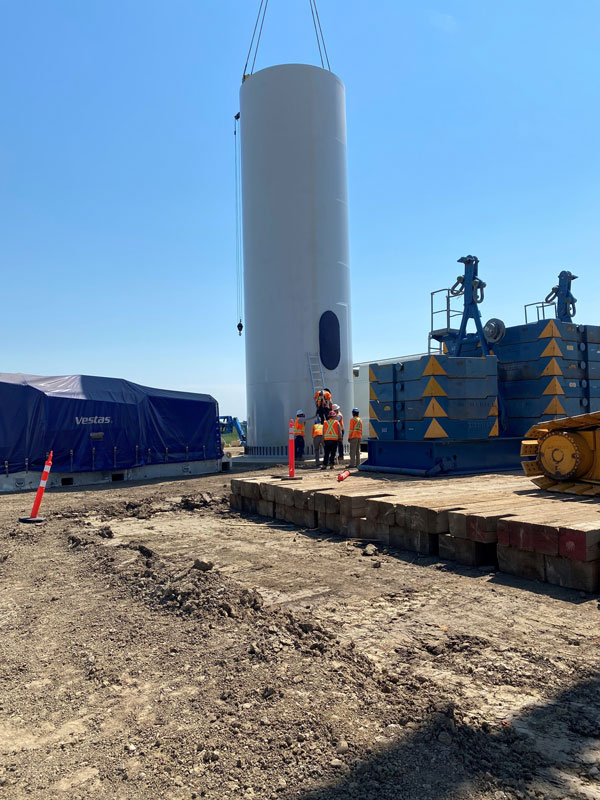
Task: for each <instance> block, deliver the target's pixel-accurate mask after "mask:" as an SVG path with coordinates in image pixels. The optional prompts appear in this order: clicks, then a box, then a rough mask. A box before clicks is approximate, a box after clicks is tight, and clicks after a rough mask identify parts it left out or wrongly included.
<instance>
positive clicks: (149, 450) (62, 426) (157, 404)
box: [0, 373, 222, 472]
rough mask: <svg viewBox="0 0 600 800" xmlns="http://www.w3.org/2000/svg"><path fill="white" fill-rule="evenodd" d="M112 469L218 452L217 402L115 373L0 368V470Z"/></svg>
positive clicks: (192, 458)
mask: <svg viewBox="0 0 600 800" xmlns="http://www.w3.org/2000/svg"><path fill="white" fill-rule="evenodd" d="M50 450H53V451H54V459H53V470H58V471H61V472H87V471H90V470H115V469H117V470H119V469H126V468H130V467H135V466H143V465H146V464H157V463H164V462H176V461H201V460H208V459H218V458H221V456H222V451H221V437H220V432H219V407H218V404H217V401H216V400H215V399H214V398H213V397H211V396H210V395H207V394H193V393H191V392H175V391H169V390H165V389H151V388H149V387H148V386H140V385H139V384H137V383H131V382H130V381H126V380H122V379H120V378H99V377H95V376H92V375H60V376H53V377H41V376H38V375H22V374H9V373H0V469H2V470H8V472H20V471H21V470H24V469H30V470H41V469H42V467H43V465H44V460H45V458H46V454H47V453H48V452H49V451H50Z"/></svg>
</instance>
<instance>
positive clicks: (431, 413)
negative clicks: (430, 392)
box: [423, 397, 448, 417]
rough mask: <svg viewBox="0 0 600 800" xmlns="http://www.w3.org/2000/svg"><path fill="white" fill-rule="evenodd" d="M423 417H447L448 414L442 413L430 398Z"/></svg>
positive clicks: (435, 401) (439, 406) (433, 399)
mask: <svg viewBox="0 0 600 800" xmlns="http://www.w3.org/2000/svg"><path fill="white" fill-rule="evenodd" d="M423 416H424V417H447V416H448V414H446V412H445V411H444V409H443V408H442V407H441V405H440V404H439V403H438V401H437V400H436V399H435V397H432V398H431V400H430V402H429V405H428V406H427V410H426V411H425V413H424V414H423Z"/></svg>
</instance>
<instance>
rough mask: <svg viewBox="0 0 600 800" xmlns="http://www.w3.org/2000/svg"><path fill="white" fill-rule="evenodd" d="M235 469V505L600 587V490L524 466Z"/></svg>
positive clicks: (586, 587) (557, 580) (312, 525)
mask: <svg viewBox="0 0 600 800" xmlns="http://www.w3.org/2000/svg"><path fill="white" fill-rule="evenodd" d="M371 475H372V477H371V476H368V477H367V476H362V475H360V474H353V475H352V476H351V477H349V478H348V479H347V480H346V481H344V482H342V483H338V481H337V480H336V474H335V473H333V472H326V473H325V472H323V473H322V472H314V473H311V472H306V473H305V474H304V475H302V476H301V477H300V478H299V479H297V480H288V479H285V478H282V477H281V476H272V477H269V476H264V475H263V476H259V477H251V476H250V477H244V478H233V479H232V481H231V498H230V504H231V508H232V509H235V510H239V511H244V512H246V513H251V514H259V515H261V516H264V517H270V518H273V519H278V520H284V521H286V522H290V523H293V524H295V525H299V526H302V527H306V528H311V529H314V528H318V529H320V530H322V531H331V532H334V533H337V534H340V535H342V536H347V537H354V538H359V539H365V540H370V541H374V542H376V543H379V544H380V545H382V546H390V547H393V548H398V549H401V550H409V551H412V552H416V553H421V554H423V555H437V556H439V557H440V558H442V559H446V560H449V561H456V562H458V563H461V564H468V565H472V566H477V565H488V564H490V565H492V564H497V565H498V566H499V568H500V570H502V571H504V572H508V573H511V574H513V575H519V576H521V577H524V578H530V579H536V580H541V581H548V582H549V583H554V584H557V585H559V586H565V587H569V588H574V589H581V590H584V591H598V590H599V589H600V500H598V499H597V498H593V497H577V496H569V495H563V494H558V495H557V494H556V493H552V492H546V491H543V490H541V489H539V488H537V487H536V486H534V485H533V484H532V482H531V481H530V480H529V479H528V478H526V477H525V476H524V475H506V474H496V475H478V476H465V477H457V478H436V479H429V480H424V479H415V478H409V477H405V476H393V477H387V476H386V477H379V476H377V475H376V474H373V473H372V474H371Z"/></svg>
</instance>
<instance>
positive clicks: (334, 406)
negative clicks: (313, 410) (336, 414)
mask: <svg viewBox="0 0 600 800" xmlns="http://www.w3.org/2000/svg"><path fill="white" fill-rule="evenodd" d="M333 410H334V411H339V410H340V407H339V406H338V404H337V403H334V404H333Z"/></svg>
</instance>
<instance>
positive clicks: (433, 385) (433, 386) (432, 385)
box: [421, 376, 447, 397]
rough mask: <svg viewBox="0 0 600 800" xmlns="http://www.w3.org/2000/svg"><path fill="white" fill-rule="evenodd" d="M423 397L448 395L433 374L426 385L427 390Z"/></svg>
mask: <svg viewBox="0 0 600 800" xmlns="http://www.w3.org/2000/svg"><path fill="white" fill-rule="evenodd" d="M421 397H447V395H446V392H445V391H444V390H443V389H442V387H441V386H440V385H439V383H438V382H437V381H436V379H435V378H434V377H433V376H432V377H431V378H429V380H428V381H427V386H426V387H425V391H424V392H423V394H422V395H421Z"/></svg>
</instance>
